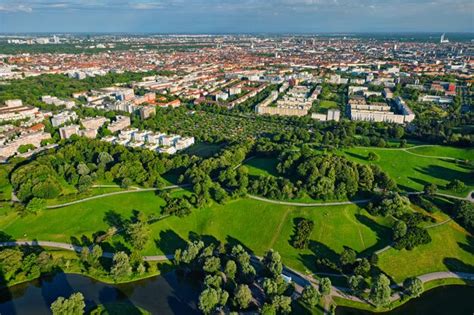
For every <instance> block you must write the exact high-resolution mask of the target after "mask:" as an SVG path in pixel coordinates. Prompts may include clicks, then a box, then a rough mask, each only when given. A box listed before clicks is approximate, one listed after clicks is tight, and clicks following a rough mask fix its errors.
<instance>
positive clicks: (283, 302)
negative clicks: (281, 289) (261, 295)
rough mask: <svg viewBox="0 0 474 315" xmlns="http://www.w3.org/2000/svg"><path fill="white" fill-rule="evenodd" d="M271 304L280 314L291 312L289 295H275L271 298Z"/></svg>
mask: <svg viewBox="0 0 474 315" xmlns="http://www.w3.org/2000/svg"><path fill="white" fill-rule="evenodd" d="M272 304H273V305H274V306H275V309H276V310H277V311H279V313H280V314H290V313H291V298H290V297H289V296H284V295H277V296H275V297H274V298H273V303H272Z"/></svg>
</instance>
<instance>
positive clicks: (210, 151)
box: [183, 142, 223, 158]
mask: <svg viewBox="0 0 474 315" xmlns="http://www.w3.org/2000/svg"><path fill="white" fill-rule="evenodd" d="M222 147H223V146H222V145H219V144H212V143H206V142H200V143H196V144H194V145H192V146H191V147H189V148H187V149H186V150H185V151H183V152H184V153H186V154H189V155H196V156H199V157H204V158H206V157H210V156H213V155H214V154H216V153H218V152H219V151H220V150H221V149H222Z"/></svg>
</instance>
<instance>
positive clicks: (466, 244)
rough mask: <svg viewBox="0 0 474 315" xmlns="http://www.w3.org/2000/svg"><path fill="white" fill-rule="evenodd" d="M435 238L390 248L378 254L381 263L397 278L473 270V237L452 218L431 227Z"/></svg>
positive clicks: (385, 269) (399, 280)
mask: <svg viewBox="0 0 474 315" xmlns="http://www.w3.org/2000/svg"><path fill="white" fill-rule="evenodd" d="M428 231H429V233H430V235H431V238H432V242H431V243H429V244H427V245H421V246H418V247H416V248H415V249H413V250H405V249H403V250H400V251H399V250H396V249H389V250H387V251H385V252H383V253H381V254H380V255H379V266H380V268H381V269H382V270H384V271H385V272H387V273H388V274H389V275H390V276H391V277H393V278H394V279H395V281H397V282H401V281H403V280H404V279H405V278H407V277H409V276H418V275H422V274H426V273H430V272H438V271H449V270H453V271H464V272H471V273H474V239H473V238H472V236H470V235H469V234H468V233H467V232H466V231H465V230H464V229H463V228H461V227H460V226H459V225H457V224H456V223H455V222H453V221H451V222H449V223H447V224H445V225H441V226H437V227H434V228H431V229H429V230H428Z"/></svg>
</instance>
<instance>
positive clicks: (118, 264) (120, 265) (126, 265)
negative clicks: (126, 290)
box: [110, 252, 132, 280]
mask: <svg viewBox="0 0 474 315" xmlns="http://www.w3.org/2000/svg"><path fill="white" fill-rule="evenodd" d="M110 273H111V274H112V277H114V279H116V280H117V279H120V278H123V277H127V276H129V275H131V274H132V267H131V266H130V261H129V258H128V255H127V254H126V253H125V252H118V253H116V254H115V255H114V257H113V265H112V269H111V270H110Z"/></svg>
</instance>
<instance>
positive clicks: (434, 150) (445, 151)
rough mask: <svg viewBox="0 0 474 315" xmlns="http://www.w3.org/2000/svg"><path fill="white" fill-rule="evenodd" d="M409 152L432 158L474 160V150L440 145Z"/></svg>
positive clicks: (418, 148)
mask: <svg viewBox="0 0 474 315" xmlns="http://www.w3.org/2000/svg"><path fill="white" fill-rule="evenodd" d="M408 151H409V152H412V153H415V154H420V155H426V156H432V157H449V158H453V159H458V160H469V161H472V160H474V149H473V148H454V147H448V146H440V145H427V146H417V147H414V148H410V149H408Z"/></svg>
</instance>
